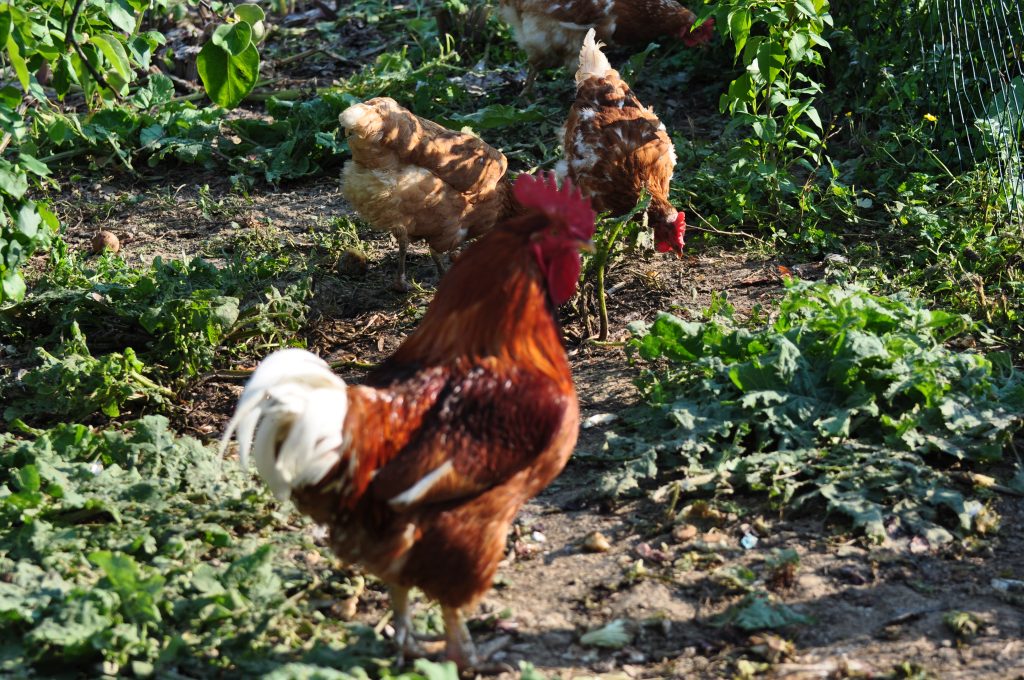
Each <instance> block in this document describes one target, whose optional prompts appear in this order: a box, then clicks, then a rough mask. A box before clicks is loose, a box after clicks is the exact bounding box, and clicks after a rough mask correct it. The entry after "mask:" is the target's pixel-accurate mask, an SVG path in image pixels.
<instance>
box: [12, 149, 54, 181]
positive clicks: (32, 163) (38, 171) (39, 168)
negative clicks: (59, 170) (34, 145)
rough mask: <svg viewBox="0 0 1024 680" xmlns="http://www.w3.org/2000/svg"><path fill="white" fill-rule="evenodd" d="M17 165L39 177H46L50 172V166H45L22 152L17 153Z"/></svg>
mask: <svg viewBox="0 0 1024 680" xmlns="http://www.w3.org/2000/svg"><path fill="white" fill-rule="evenodd" d="M18 165H20V166H21V167H23V168H24V169H25V170H28V171H29V172H31V173H32V174H34V175H38V176H39V177H46V176H48V175H49V174H50V168H48V167H46V164H45V163H43V162H42V161H40V160H38V159H37V158H36V157H35V156H30V155H28V154H27V153H24V152H22V153H19V154H18Z"/></svg>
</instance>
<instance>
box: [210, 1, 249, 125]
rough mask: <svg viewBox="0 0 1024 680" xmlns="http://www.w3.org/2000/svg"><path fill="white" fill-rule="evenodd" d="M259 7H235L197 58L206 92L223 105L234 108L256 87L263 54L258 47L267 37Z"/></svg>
mask: <svg viewBox="0 0 1024 680" xmlns="http://www.w3.org/2000/svg"><path fill="white" fill-rule="evenodd" d="M264 18H265V15H264V13H263V10H262V9H261V8H260V6H259V5H255V4H243V5H238V6H235V7H234V8H233V10H232V13H231V14H230V15H229V16H228V17H227V20H226V22H225V23H223V24H221V25H220V26H217V28H216V29H214V31H213V35H212V36H210V40H209V41H208V42H207V43H206V44H205V45H203V49H202V50H201V51H200V52H199V56H198V58H197V59H196V67H197V68H198V70H199V77H200V78H201V79H202V81H203V86H204V87H205V88H206V93H207V94H208V95H209V97H210V99H211V100H213V101H214V102H215V103H216V104H218V105H219V106H223V107H224V108H226V109H233V108H235V107H236V106H238V105H239V104H240V103H241V102H242V100H243V99H244V98H245V96H246V95H247V94H249V93H250V92H251V91H252V88H253V87H255V86H256V81H257V80H258V79H259V76H260V53H259V50H258V49H257V48H256V45H257V44H258V43H259V42H260V41H261V40H262V39H263V36H264V35H265V34H266V28H265V27H264V24H263V20H264Z"/></svg>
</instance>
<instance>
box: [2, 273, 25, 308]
mask: <svg viewBox="0 0 1024 680" xmlns="http://www.w3.org/2000/svg"><path fill="white" fill-rule="evenodd" d="M0 291H2V292H3V295H2V296H0V301H7V300H13V301H14V302H20V301H21V300H22V299H24V297H25V279H23V278H21V274H19V273H18V271H17V270H16V269H8V270H7V271H5V272H4V273H3V279H0Z"/></svg>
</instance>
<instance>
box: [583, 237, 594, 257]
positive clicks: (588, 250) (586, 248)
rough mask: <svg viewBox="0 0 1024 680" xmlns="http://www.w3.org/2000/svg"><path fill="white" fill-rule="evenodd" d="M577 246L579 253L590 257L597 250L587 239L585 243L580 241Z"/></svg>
mask: <svg viewBox="0 0 1024 680" xmlns="http://www.w3.org/2000/svg"><path fill="white" fill-rule="evenodd" d="M579 244H580V252H584V253H590V254H591V255H593V254H594V253H596V252H597V248H595V247H594V242H593V240H591V239H587V240H586V241H580V242H579Z"/></svg>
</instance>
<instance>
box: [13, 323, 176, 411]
mask: <svg viewBox="0 0 1024 680" xmlns="http://www.w3.org/2000/svg"><path fill="white" fill-rule="evenodd" d="M70 333H71V337H70V339H69V340H68V341H67V342H65V343H64V344H63V345H62V346H61V347H60V348H59V349H58V350H57V352H56V354H57V356H54V355H53V354H50V353H49V352H47V351H46V350H45V349H43V348H42V347H38V348H36V356H37V358H38V359H39V360H40V362H41V363H40V365H39V366H37V367H36V368H33V369H31V370H29V371H28V372H27V373H25V375H23V376H22V378H21V383H22V384H23V385H24V387H25V388H26V390H27V391H28V395H27V396H25V397H18V398H13V399H12V401H11V403H12V405H11V406H8V407H7V409H6V410H5V411H4V414H3V415H4V419H5V420H7V421H12V420H14V419H15V418H24V417H26V416H40V415H45V416H49V417H54V416H56V417H62V418H64V417H66V418H73V419H75V420H80V419H82V418H87V417H89V416H90V415H92V414H93V413H96V412H97V411H98V412H101V413H103V414H104V415H106V416H108V417H110V418H116V417H117V416H119V415H121V409H122V408H124V406H125V404H128V403H129V402H138V401H144V402H148V403H151V404H156V405H159V404H162V403H164V401H165V400H167V399H169V398H171V397H173V396H174V394H173V393H172V392H171V391H170V390H168V389H166V388H164V387H161V386H160V385H158V384H157V383H155V382H154V381H153V380H152V379H151V378H149V377H148V376H147V375H146V374H147V373H149V369H148V368H147V367H146V365H145V364H143V363H142V362H141V361H139V359H138V358H137V357H136V356H135V352H134V351H133V350H132V348H131V347H126V348H125V350H124V352H123V353H121V352H112V353H110V354H106V355H103V356H102V357H99V358H95V357H93V356H92V355H91V354H90V353H89V347H88V346H87V345H86V341H85V336H84V335H82V332H81V330H80V329H79V327H78V324H77V323H74V322H72V325H71V328H70ZM7 396H8V398H12V397H14V395H13V394H8V395H7Z"/></svg>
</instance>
